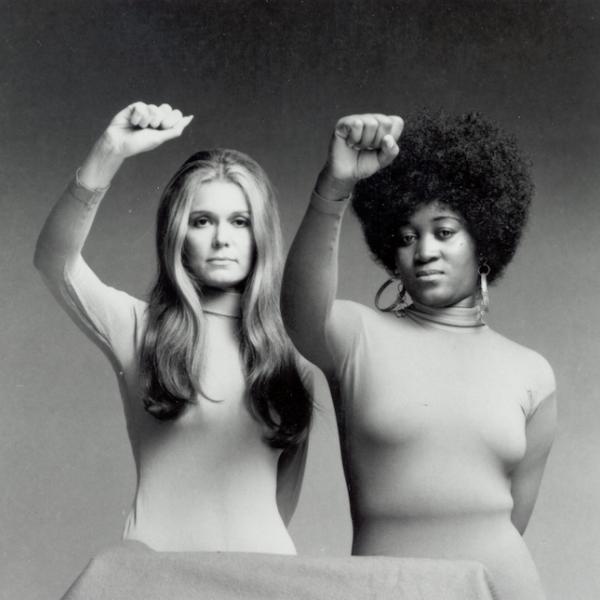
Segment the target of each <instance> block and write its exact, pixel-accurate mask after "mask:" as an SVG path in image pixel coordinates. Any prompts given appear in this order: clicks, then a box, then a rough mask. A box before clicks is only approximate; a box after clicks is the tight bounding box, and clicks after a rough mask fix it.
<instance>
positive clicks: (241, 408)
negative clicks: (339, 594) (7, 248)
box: [35, 102, 312, 554]
mask: <svg viewBox="0 0 600 600" xmlns="http://www.w3.org/2000/svg"><path fill="white" fill-rule="evenodd" d="M191 119H192V117H191V116H189V117H184V116H183V115H182V113H181V112H180V111H179V110H174V109H172V108H171V107H170V106H169V105H166V104H163V105H161V106H156V105H151V104H145V103H142V102H137V103H134V104H132V105H130V106H128V107H126V108H125V109H123V110H122V111H120V112H119V113H118V114H117V115H116V116H115V117H114V118H113V120H112V121H111V123H110V125H109V126H108V128H107V129H106V131H104V133H103V134H102V135H101V137H100V138H99V139H98V141H97V142H96V144H95V145H94V147H93V148H92V150H91V152H90V154H89V155H88V157H87V159H86V160H85V162H84V163H83V165H82V166H81V167H80V169H79V170H78V172H77V176H76V177H75V179H74V180H73V182H72V183H71V184H70V185H69V186H68V188H67V190H66V192H65V193H64V194H63V196H62V197H61V198H60V200H59V201H58V203H57V204H56V206H55V207H54V209H53V210H52V212H51V214H50V216H49V217H48V219H47V221H46V224H45V225H44V228H43V230H42V232H41V234H40V237H39V240H38V244H37V248H36V254H35V265H36V267H37V268H38V269H39V270H40V271H41V273H42V274H43V276H44V278H45V280H46V282H47V284H48V286H49V288H50V289H51V291H52V292H53V294H54V295H55V297H56V298H57V300H58V301H59V303H60V304H61V305H62V306H63V307H64V308H65V309H66V311H67V312H68V313H69V315H70V316H71V317H72V318H73V320H74V321H75V322H76V323H77V324H78V325H79V327H81V328H82V329H83V330H84V331H85V333H86V334H87V335H88V336H89V337H90V338H91V339H92V341H93V342H94V343H95V344H96V345H98V346H99V347H100V348H101V349H102V351H103V352H104V353H105V354H106V355H107V357H108V358H109V360H110V362H111V365H112V367H113V369H114V371H115V374H116V376H117V379H118V384H119V388H120V392H121V396H122V399H123V405H124V410H125V416H126V420H127V430H128V434H129V439H130V442H131V447H132V450H133V455H134V458H135V464H136V469H137V488H136V493H135V498H134V501H133V506H132V509H131V511H130V513H129V515H128V517H127V521H126V525H125V529H124V533H123V537H124V539H126V540H136V541H138V542H142V543H143V544H145V545H146V546H148V547H149V548H151V549H153V550H160V551H188V550H189V551H198V550H202V551H238V552H265V553H276V554H293V553H295V549H294V544H293V542H292V540H291V538H290V536H289V534H288V532H287V529H286V524H287V522H288V521H289V519H290V518H291V515H292V513H293V511H294V508H295V505H296V502H297V498H298V493H299V489H300V485H301V479H302V474H303V470H304V461H305V456H306V440H307V434H308V430H309V426H310V420H311V411H312V399H311V395H310V394H309V391H308V386H309V382H308V379H307V376H308V375H307V372H306V370H305V368H304V367H303V366H302V367H299V365H298V362H297V357H296V355H295V352H294V350H293V348H292V347H291V344H290V342H289V340H288V339H287V337H286V334H285V331H284V329H283V324H282V322H281V317H280V314H279V286H280V271H281V268H280V267H281V265H280V260H281V256H282V252H281V240H280V230H279V220H278V214H277V208H276V205H275V200H274V196H273V191H272V188H271V186H270V183H269V180H268V178H267V176H266V174H265V173H264V171H263V170H262V169H261V168H260V166H259V165H258V164H257V163H256V162H255V161H253V160H252V159H251V158H250V157H248V156H246V155H245V154H242V153H241V152H236V151H233V150H221V149H217V150H209V151H205V152H199V153H197V154H194V155H193V156H192V157H190V158H189V159H188V160H187V161H186V162H185V163H184V164H183V166H182V167H181V168H180V169H179V170H178V171H177V173H175V175H174V176H173V177H172V178H171V180H170V182H169V183H168V185H167V186H166V188H165V190H164V192H163V195H162V199H161V203H160V207H159V209H158V215H157V231H156V244H157V252H158V275H157V278H156V282H155V284H154V286H153V288H152V291H151V293H150V298H149V301H148V302H144V301H142V300H139V299H136V298H133V297H132V296H130V295H128V294H127V293H125V292H123V291H119V290H116V289H113V288H111V287H109V286H107V285H105V284H104V283H103V282H102V281H100V279H99V278H98V277H97V276H96V275H95V273H94V272H93V271H92V270H91V269H90V267H89V266H88V265H87V263H86V261H85V260H84V259H83V258H82V256H81V250H82V248H83V245H84V243H85V240H86V237H87V235H88V232H89V230H90V228H91V226H92V223H93V220H94V216H95V214H96V211H97V209H98V207H99V205H100V201H101V199H102V197H103V196H104V194H105V192H106V190H107V188H108V186H109V184H110V182H111V180H112V178H113V176H114V175H115V173H116V172H117V170H118V169H119V167H120V166H121V164H122V162H123V161H124V160H125V159H126V158H128V157H131V156H134V155H136V154H140V153H142V152H145V151H148V150H151V149H153V148H155V147H157V146H159V145H161V144H162V143H163V142H165V141H167V140H170V139H173V138H176V137H178V136H180V135H181V133H182V132H183V130H184V129H185V128H186V127H187V125H188V124H189V123H190V121H191Z"/></svg>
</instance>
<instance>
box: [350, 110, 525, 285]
mask: <svg viewBox="0 0 600 600" xmlns="http://www.w3.org/2000/svg"><path fill="white" fill-rule="evenodd" d="M399 145H400V152H399V154H398V156H397V157H396V159H395V160H394V162H393V163H392V164H391V165H389V166H388V167H386V168H385V169H382V170H381V171H379V172H378V173H376V174H375V175H373V176H371V177H369V178H367V179H364V180H362V181H360V182H359V183H358V184H357V186H356V189H355V192H354V196H353V200H352V206H353V209H354V212H355V213H356V215H357V217H358V219H359V221H360V222H361V225H362V229H363V233H364V236H365V239H366V241H367V244H368V246H369V248H370V250H371V252H372V254H373V256H374V259H375V260H376V261H377V262H379V263H380V264H381V265H382V266H383V267H384V268H385V269H386V270H387V271H388V272H389V273H393V272H394V271H395V269H396V258H395V256H396V249H397V247H398V246H399V245H400V244H399V242H398V232H399V229H400V227H401V226H402V225H403V224H405V223H406V222H407V221H408V220H409V218H410V217H411V215H412V214H413V213H414V212H415V211H416V210H417V209H418V208H420V207H421V206H423V205H427V204H431V203H434V202H438V203H441V204H444V205H446V206H447V207H448V208H450V209H451V210H453V211H454V212H456V213H458V214H459V215H461V216H462V218H463V219H464V220H465V222H466V225H467V229H468V231H469V233H470V234H471V235H472V236H473V238H474V240H475V243H476V247H477V252H478V254H479V260H480V263H483V262H485V263H487V264H488V265H489V267H490V274H489V275H488V281H490V282H492V281H493V280H494V279H497V278H498V277H499V276H500V275H501V274H502V272H503V270H504V268H505V267H506V265H507V264H508V263H509V262H510V260H511V259H512V257H513V256H514V253H515V251H516V249H517V245H518V243H519V239H520V237H521V233H522V231H523V227H524V226H525V223H526V221H527V214H528V210H529V205H530V203H531V198H532V195H533V184H532V181H531V178H530V175H529V163H528V162H527V161H526V160H525V159H524V158H523V156H522V155H521V153H520V151H519V149H518V147H517V144H516V140H515V139H514V137H512V136H509V135H507V134H506V133H504V132H502V131H501V130H500V129H499V128H498V127H497V126H495V125H494V124H492V123H490V122H489V121H487V120H485V119H484V118H483V117H482V116H481V115H480V114H479V113H468V114H464V115H461V116H449V115H446V114H445V113H443V112H438V113H433V114H431V113H427V112H421V113H419V114H418V115H416V116H415V117H414V118H413V119H408V120H407V123H406V126H405V128H404V132H403V134H402V136H401V138H400V141H399Z"/></svg>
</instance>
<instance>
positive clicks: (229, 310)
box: [202, 290, 242, 319]
mask: <svg viewBox="0 0 600 600" xmlns="http://www.w3.org/2000/svg"><path fill="white" fill-rule="evenodd" d="M202 312H203V313H204V314H206V315H215V316H217V317H229V318H232V319H241V318H242V295H241V294H240V293H239V292H231V291H227V292H224V291H222V290H204V293H203V294H202Z"/></svg>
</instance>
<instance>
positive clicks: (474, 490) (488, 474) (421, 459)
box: [282, 195, 555, 600]
mask: <svg viewBox="0 0 600 600" xmlns="http://www.w3.org/2000/svg"><path fill="white" fill-rule="evenodd" d="M345 206H346V202H331V201H327V200H324V199H323V198H320V197H318V196H316V195H314V196H313V198H312V201H311V205H310V207H309V209H308V211H307V214H306V215H305V217H304V220H303V222H302V225H301V227H300V229H299V231H298V234H297V236H296V238H295V240H294V243H293V245H292V248H291V250H290V254H289V257H288V262H287V265H286V270H285V276H284V284H283V291H284V293H283V296H282V311H283V315H284V322H285V324H286V327H287V329H288V332H289V334H290V336H291V338H292V340H293V341H294V343H295V344H296V346H297V347H298V349H299V350H300V351H301V352H302V353H303V354H304V355H305V356H306V358H308V360H310V361H312V362H314V363H315V364H316V365H317V366H319V367H320V368H321V369H322V370H323V371H324V373H325V375H326V377H327V379H328V382H329V385H330V389H331V392H332V397H333V400H334V404H335V409H336V414H337V420H338V426H339V431H340V440H341V448H342V457H343V461H344V467H345V473H346V480H347V485H348V492H349V498H350V506H351V511H352V518H353V524H354V540H353V553H354V554H363V555H365V554H368V555H390V556H412V557H427V558H446V559H453V558H454V559H470V560H477V561H480V562H482V563H483V564H484V565H485V566H486V567H487V568H488V569H489V571H490V573H491V574H492V577H493V579H494V583H495V586H496V588H497V591H498V597H499V598H501V599H506V600H539V599H540V598H543V593H542V590H541V585H540V582H539V578H538V575H537V573H536V569H535V566H534V564H533V561H532V559H531V556H530V554H529V552H528V550H527V548H526V546H525V544H524V542H523V539H522V537H521V533H522V531H523V530H524V529H525V527H526V524H527V521H528V519H529V516H530V514H531V511H532V509H533V505H534V502H535V498H536V495H537V490H538V486H539V482H540V479H541V476H542V472H543V468H544V464H545V460H546V456H547V454H548V451H549V448H550V445H551V442H552V437H553V430H554V418H555V403H554V387H555V386H554V378H553V374H552V370H551V369H550V367H549V366H548V364H547V362H546V361H545V360H544V359H543V358H542V357H541V356H539V355H538V354H537V353H535V352H533V351H531V350H529V349H527V348H524V347H523V346H520V345H518V344H516V343H514V342H512V341H510V340H508V339H506V338H505V337H503V336H501V335H499V334H498V333H496V332H494V331H493V330H492V329H491V328H490V327H488V326H487V325H484V324H483V323H482V322H481V320H480V318H479V311H478V309H477V307H475V308H445V309H437V308H431V307H427V306H422V305H419V304H416V305H412V306H411V307H409V308H407V309H405V310H404V311H403V312H404V318H402V316H396V315H395V314H392V313H381V312H378V311H375V310H373V309H371V308H368V307H366V306H363V305H361V304H357V303H355V302H350V301H344V300H336V299H335V296H336V289H337V251H338V238H339V231H340V227H341V220H342V215H343V212H344V209H345Z"/></svg>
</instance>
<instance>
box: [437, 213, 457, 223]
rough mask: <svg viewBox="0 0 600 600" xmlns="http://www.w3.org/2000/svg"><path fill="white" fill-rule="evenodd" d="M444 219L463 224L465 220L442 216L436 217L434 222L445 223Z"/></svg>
mask: <svg viewBox="0 0 600 600" xmlns="http://www.w3.org/2000/svg"><path fill="white" fill-rule="evenodd" d="M444 219H452V220H454V221H458V222H459V223H461V224H462V223H463V220H462V219H461V218H460V217H455V216H454V215H440V216H439V217H435V218H434V219H433V220H434V221H443V220H444Z"/></svg>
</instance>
